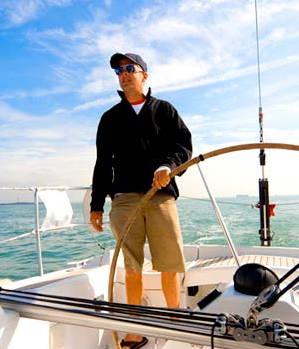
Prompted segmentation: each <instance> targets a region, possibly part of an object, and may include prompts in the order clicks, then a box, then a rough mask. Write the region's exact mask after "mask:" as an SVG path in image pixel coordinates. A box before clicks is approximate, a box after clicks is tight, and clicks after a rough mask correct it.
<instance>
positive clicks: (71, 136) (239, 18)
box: [0, 0, 299, 196]
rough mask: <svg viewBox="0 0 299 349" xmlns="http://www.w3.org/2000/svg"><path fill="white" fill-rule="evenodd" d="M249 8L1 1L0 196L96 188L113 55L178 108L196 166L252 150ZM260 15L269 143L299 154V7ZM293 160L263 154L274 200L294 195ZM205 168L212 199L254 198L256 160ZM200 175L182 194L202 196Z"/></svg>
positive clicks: (272, 1) (254, 88) (266, 9)
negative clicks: (38, 189)
mask: <svg viewBox="0 0 299 349" xmlns="http://www.w3.org/2000/svg"><path fill="white" fill-rule="evenodd" d="M254 8H255V6H254V1H252V0H246V1H245V0H209V1H206V0H173V1H171V2H169V1H166V0H163V1H160V0H157V1H155V0H153V1H148V0H147V1H140V0H139V1H136V0H122V1H119V0H117V1H116V0H105V1H99V0H97V1H95V0H1V1H0V51H1V55H0V76H1V79H0V164H1V169H2V171H1V173H0V187H1V186H6V187H7V186H12V187H15V186H18V187H26V186H36V185H75V186H77V185H89V184H90V183H91V178H92V171H93V166H94V161H95V136H96V129H97V125H98V121H99V119H100V117H101V115H102V113H103V112H104V111H105V110H107V109H108V108H110V107H111V106H112V105H113V104H115V103H116V102H117V101H118V96H117V94H116V89H117V88H118V84H117V78H116V76H115V74H114V72H113V71H112V70H111V69H110V66H109V59H110V56H111V55H112V54H113V53H115V52H136V53H139V54H140V55H141V56H142V57H143V58H144V60H145V61H146V62H147V63H148V66H149V75H150V76H149V81H148V86H151V87H152V90H153V94H154V95H155V96H157V97H159V98H162V99H166V100H168V101H170V102H171V103H173V104H174V106H175V107H176V108H177V109H178V111H179V113H180V115H181V116H182V117H183V119H184V120H185V122H186V124H187V125H188V126H189V128H190V129H191V131H192V135H193V142H194V148H195V152H194V154H195V155H198V154H199V153H205V152H207V151H210V150H213V149H217V148H221V147H223V146H228V145H232V144H238V143H247V142H258V141H259V125H258V106H259V102H258V84H257V66H256V40H255V35H256V34H255V13H254ZM258 10H259V12H258V14H259V35H260V61H261V86H262V105H263V110H264V140H265V141H267V142H285V143H298V138H299V115H298V114H299V88H298V87H299V76H298V75H299V69H298V68H299V52H298V51H299V43H298V41H299V23H298V22H299V2H298V1H297V0H288V1H285V0H260V1H258ZM289 153H290V152H288V153H286V152H283V153H282V152H279V151H278V152H273V151H269V154H268V165H267V168H266V176H267V177H268V178H269V179H270V180H271V184H270V190H271V193H273V194H283V193H287V194H291V193H296V194H297V193H298V190H296V187H297V184H298V183H296V178H297V177H298V175H297V173H298V165H297V161H298V156H297V154H293V153H292V154H289ZM277 159H278V160H279V161H277ZM286 168H288V169H286ZM203 169H204V171H205V173H206V174H207V179H208V182H210V184H211V186H212V188H214V193H215V195H219V196H223V195H234V194H236V193H246V194H251V195H254V194H257V180H258V177H259V176H261V173H260V168H259V166H258V151H257V152H243V153H242V154H241V153H240V154H232V155H227V156H224V157H222V158H221V159H220V158H219V159H217V160H216V159H212V160H209V162H208V161H207V162H206V164H203ZM195 171H196V169H195V170H194V169H191V170H190V171H188V172H187V174H186V175H184V176H183V178H182V180H180V181H179V182H180V186H181V192H182V194H185V195H196V196H204V195H205V193H204V192H203V189H202V188H201V187H200V185H199V186H198V188H197V189H196V190H195V189H194V188H195V186H194V184H193V185H192V186H190V183H191V182H193V181H194V180H195V181H197V180H198V182H200V180H199V179H198V178H197V177H196V179H195ZM193 183H194V182H193ZM196 187H197V186H196ZM294 188H295V189H294Z"/></svg>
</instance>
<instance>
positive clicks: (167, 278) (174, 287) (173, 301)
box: [161, 271, 180, 308]
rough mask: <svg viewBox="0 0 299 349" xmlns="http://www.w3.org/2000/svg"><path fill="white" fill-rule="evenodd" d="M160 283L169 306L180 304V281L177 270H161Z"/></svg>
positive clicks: (174, 306)
mask: <svg viewBox="0 0 299 349" xmlns="http://www.w3.org/2000/svg"><path fill="white" fill-rule="evenodd" d="M161 283H162V289H163V293H164V296H165V299H166V303H167V306H168V307H169V308H179V306H180V281H179V274H178V273H177V272H169V271H162V272H161Z"/></svg>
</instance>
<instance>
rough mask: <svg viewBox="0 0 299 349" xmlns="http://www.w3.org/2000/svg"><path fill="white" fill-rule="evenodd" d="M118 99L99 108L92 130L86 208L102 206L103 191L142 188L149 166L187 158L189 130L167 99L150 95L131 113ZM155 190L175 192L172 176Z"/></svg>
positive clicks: (175, 163) (150, 177)
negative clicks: (94, 134)
mask: <svg viewBox="0 0 299 349" xmlns="http://www.w3.org/2000/svg"><path fill="white" fill-rule="evenodd" d="M119 94H120V96H121V97H122V100H121V102H120V103H118V104H116V105H115V106H114V107H112V108H111V109H110V110H108V111H107V112H105V113H104V114H103V116H102V118H101V120H100V123H99V127H98V132H97V160H96V164H95V168H94V174H93V183H92V201H91V211H103V206H104V203H105V197H106V195H108V194H109V195H110V196H111V197H112V198H113V196H114V194H115V193H128V192H144V193H145V192H147V191H148V190H149V189H150V188H151V185H152V181H153V177H154V172H155V170H156V169H157V168H158V167H160V166H162V165H166V166H168V167H170V169H171V170H173V169H174V168H176V167H177V166H179V165H181V164H182V163H184V162H186V161H187V160H189V159H190V158H191V154H192V143H191V134H190V132H189V130H188V129H187V127H186V125H185V124H184V122H183V120H182V119H181V118H180V116H179V115H178V113H177V111H176V109H175V108H174V107H173V106H172V105H171V104H170V103H168V102H166V101H163V100H159V99H156V98H154V97H152V96H151V94H150V90H149V93H148V94H147V96H146V101H145V104H144V105H143V107H142V109H141V111H140V113H139V114H138V115H137V114H136V113H135V111H134V110H133V108H132V106H131V105H130V103H129V102H128V101H127V100H126V98H125V97H124V93H123V92H119ZM161 191H163V192H166V193H169V194H171V195H173V196H174V197H175V198H177V197H178V195H179V191H178V188H177V185H176V183H175V180H174V178H172V179H171V182H170V183H169V184H168V185H167V186H166V187H164V188H162V189H161Z"/></svg>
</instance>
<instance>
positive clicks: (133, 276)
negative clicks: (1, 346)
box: [126, 269, 142, 281]
mask: <svg viewBox="0 0 299 349" xmlns="http://www.w3.org/2000/svg"><path fill="white" fill-rule="evenodd" d="M141 278H142V272H141V271H136V270H133V269H126V280H131V281H138V280H141Z"/></svg>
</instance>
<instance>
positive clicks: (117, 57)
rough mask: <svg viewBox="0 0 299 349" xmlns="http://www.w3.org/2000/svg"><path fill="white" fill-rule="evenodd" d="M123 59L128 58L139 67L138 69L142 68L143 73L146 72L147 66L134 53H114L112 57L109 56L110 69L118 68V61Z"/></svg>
mask: <svg viewBox="0 0 299 349" xmlns="http://www.w3.org/2000/svg"><path fill="white" fill-rule="evenodd" d="M124 58H128V59H130V60H131V61H132V62H134V63H136V64H138V65H140V67H141V68H142V70H143V71H147V65H146V63H145V62H144V60H143V59H142V58H141V57H140V56H139V55H137V54H136V53H125V54H123V53H115V54H114V55H113V56H111V59H110V65H111V68H112V69H116V68H117V67H118V66H119V61H120V60H121V59H124Z"/></svg>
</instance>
